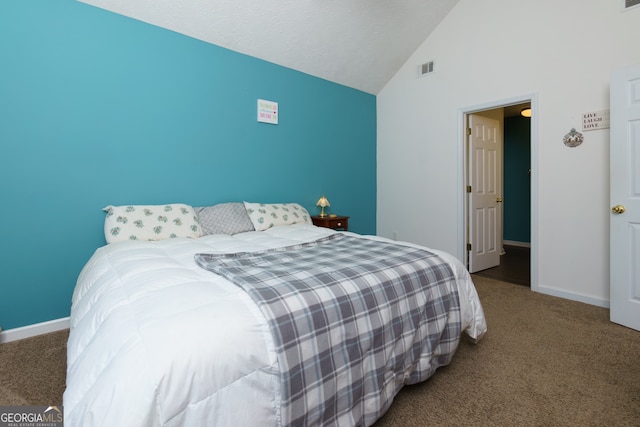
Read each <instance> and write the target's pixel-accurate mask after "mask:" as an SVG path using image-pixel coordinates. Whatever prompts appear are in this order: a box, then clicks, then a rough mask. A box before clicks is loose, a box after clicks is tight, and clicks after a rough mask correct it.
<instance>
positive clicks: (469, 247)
mask: <svg viewBox="0 0 640 427" xmlns="http://www.w3.org/2000/svg"><path fill="white" fill-rule="evenodd" d="M467 250H468V251H470V250H471V243H467Z"/></svg>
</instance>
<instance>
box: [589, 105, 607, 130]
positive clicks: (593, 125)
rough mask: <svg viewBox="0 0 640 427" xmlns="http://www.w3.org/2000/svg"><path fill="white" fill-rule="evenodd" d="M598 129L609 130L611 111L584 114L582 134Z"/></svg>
mask: <svg viewBox="0 0 640 427" xmlns="http://www.w3.org/2000/svg"><path fill="white" fill-rule="evenodd" d="M598 129H609V110H601V111H592V112H590V113H583V114H582V132H587V131H590V130H598Z"/></svg>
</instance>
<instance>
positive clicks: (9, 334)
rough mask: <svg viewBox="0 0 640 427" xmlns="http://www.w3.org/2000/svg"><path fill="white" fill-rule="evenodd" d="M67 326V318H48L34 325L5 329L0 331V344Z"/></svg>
mask: <svg viewBox="0 0 640 427" xmlns="http://www.w3.org/2000/svg"><path fill="white" fill-rule="evenodd" d="M67 328H69V318H68V317H64V318H62V319H56V320H50V321H48V322H42V323H36V324H34V325H28V326H22V327H20V328H15V329H7V330H6V331H2V332H0V344H3V343H6V342H11V341H17V340H21V339H24V338H31V337H35V336H36V335H42V334H48V333H49V332H56V331H61V330H63V329H67Z"/></svg>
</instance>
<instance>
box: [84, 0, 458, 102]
mask: <svg viewBox="0 0 640 427" xmlns="http://www.w3.org/2000/svg"><path fill="white" fill-rule="evenodd" d="M81 1H82V2H84V3H87V4H91V5H94V6H97V7H100V8H102V9H106V10H109V11H112V12H115V13H119V14H122V15H125V16H128V17H130V18H134V19H137V20H140V21H144V22H147V23H150V24H153V25H157V26H159V27H163V28H167V29H169V30H173V31H175V32H178V33H182V34H185V35H188V36H191V37H194V38H197V39H200V40H204V41H206V42H209V43H213V44H215V45H218V46H221V47H224V48H227V49H231V50H234V51H237V52H240V53H244V54H247V55H250V56H254V57H256V58H260V59H263V60H265V61H269V62H272V63H275V64H278V65H282V66H285V67H288V68H292V69H294V70H298V71H301V72H304V73H307V74H310V75H313V76H316V77H320V78H323V79H326V80H329V81H332V82H335V83H339V84H342V85H345V86H349V87H352V88H355V89H359V90H362V91H364V92H368V93H372V94H377V93H378V92H379V91H380V90H381V89H382V88H383V87H384V85H385V84H386V83H387V82H388V81H389V79H391V77H393V75H394V74H395V73H396V72H397V71H398V69H399V68H400V67H401V66H402V64H404V63H405V62H406V61H407V59H408V58H409V56H410V55H411V54H412V53H413V52H414V51H415V50H416V49H417V48H418V46H419V45H420V44H421V43H422V42H423V41H424V40H425V39H426V38H427V36H428V35H429V34H430V33H431V32H432V31H433V30H434V29H435V28H436V26H437V25H438V24H439V23H440V21H442V19H443V18H444V17H445V16H446V15H447V13H449V11H450V10H451V9H452V8H453V7H454V6H455V5H456V3H457V2H458V0H277V1H265V0H163V1H158V0H81Z"/></svg>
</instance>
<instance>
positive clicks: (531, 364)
mask: <svg viewBox="0 0 640 427" xmlns="http://www.w3.org/2000/svg"><path fill="white" fill-rule="evenodd" d="M474 281H475V283H476V287H477V289H478V293H479V294H480V297H481V300H482V303H483V306H484V309H485V314H486V316H487V322H488V325H489V332H488V334H487V335H486V336H485V338H484V339H483V340H482V341H481V342H480V343H479V344H472V343H470V342H469V341H466V340H465V341H463V342H462V343H461V344H460V347H459V349H458V352H457V354H456V356H455V358H454V360H453V362H452V363H451V365H449V366H447V367H443V368H441V369H439V370H438V372H436V374H435V376H433V377H432V378H431V379H429V380H428V381H426V382H424V383H422V384H419V385H413V386H407V387H405V388H404V389H403V390H402V391H401V392H400V394H399V395H398V396H397V397H396V400H395V402H394V404H393V405H392V407H391V409H390V410H389V412H387V414H386V415H385V416H384V417H383V418H382V419H380V420H379V421H378V422H377V423H376V427H386V426H421V427H422V426H492V425H494V426H574V425H575V426H627V425H628V426H640V332H637V331H633V330H630V329H627V328H624V327H622V326H619V325H616V324H613V323H610V322H609V320H608V316H609V311H608V310H606V309H603V308H598V307H593V306H590V305H586V304H581V303H577V302H572V301H567V300H563V299H560V298H554V297H550V296H546V295H541V294H536V293H533V292H531V291H530V290H529V289H528V288H526V287H523V286H517V285H510V284H506V283H503V282H499V281H495V280H492V279H487V278H482V277H478V276H474ZM67 336H68V332H67V331H61V332H55V333H52V334H47V335H42V336H40V337H35V338H30V339H26V340H22V341H16V342H11V343H7V344H2V345H0V405H14V404H15V405H24V404H32V405H58V404H60V403H61V402H62V392H63V391H64V381H65V357H66V356H65V343H66V338H67Z"/></svg>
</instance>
